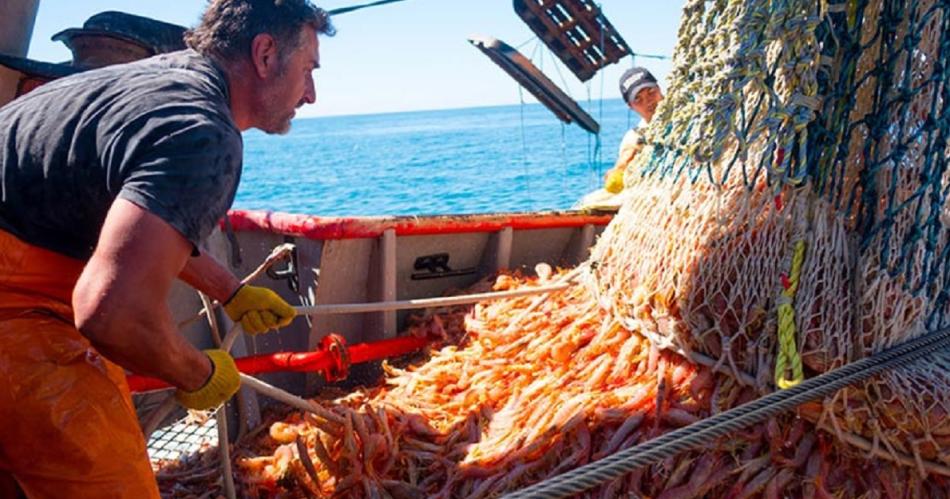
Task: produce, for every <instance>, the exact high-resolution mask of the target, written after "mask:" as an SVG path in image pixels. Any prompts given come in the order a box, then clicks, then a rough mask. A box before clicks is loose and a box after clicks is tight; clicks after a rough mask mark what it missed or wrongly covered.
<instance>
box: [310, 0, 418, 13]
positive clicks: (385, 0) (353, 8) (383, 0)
mask: <svg viewBox="0 0 950 499" xmlns="http://www.w3.org/2000/svg"><path fill="white" fill-rule="evenodd" d="M402 1H403V0H379V1H378V2H370V3H364V4H360V5H352V6H350V7H340V8H339V9H332V10H328V11H327V14H330V15H331V16H338V15H340V14H346V13H347V12H353V11H357V10H361V9H366V8H369V7H378V6H380V5H386V4H387V3H396V2H402Z"/></svg>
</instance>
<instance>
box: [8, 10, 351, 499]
mask: <svg viewBox="0 0 950 499" xmlns="http://www.w3.org/2000/svg"><path fill="white" fill-rule="evenodd" d="M333 32H334V30H333V27H332V25H331V24H330V21H329V18H328V15H327V13H326V12H325V11H324V10H322V9H319V8H317V7H315V6H313V5H312V4H311V3H310V2H309V1H308V0H279V1H275V0H213V1H211V2H210V4H209V6H208V7H207V10H206V11H205V12H204V14H203V16H202V18H201V21H200V24H199V26H198V27H197V28H195V29H193V30H191V31H190V32H188V34H187V35H186V42H187V45H188V46H189V47H190V49H188V50H184V51H180V52H174V53H171V54H165V55H160V56H156V57H152V58H149V59H145V60H142V61H138V62H134V63H130V64H123V65H115V66H109V67H106V68H102V69H96V70H91V71H88V72H83V73H79V74H76V75H73V76H69V77H66V78H62V79H59V80H56V81H54V82H51V83H48V84H46V85H44V86H42V87H40V88H38V89H36V90H34V91H33V92H31V93H29V94H27V95H25V96H23V97H20V98H19V99H16V100H14V101H13V102H11V103H9V104H8V105H6V106H5V107H3V108H0V422H2V424H0V474H4V473H5V474H6V475H7V476H6V479H7V481H9V477H10V475H12V477H13V478H15V480H16V481H17V482H18V483H19V485H20V487H21V488H22V490H23V492H24V493H25V494H26V495H27V497H31V498H34V497H44V498H45V497H129V498H157V497H158V496H159V495H158V488H157V485H156V482H155V478H154V475H153V472H152V469H151V466H150V463H149V459H148V456H147V454H146V448H145V440H144V438H143V435H142V431H141V429H140V427H139V425H138V420H137V418H136V413H135V408H134V407H133V405H132V401H131V398H130V395H129V391H128V387H127V385H126V383H125V375H126V373H125V370H124V369H128V370H130V371H133V372H136V373H140V374H144V375H149V376H155V377H158V378H161V379H163V380H165V381H167V382H169V383H171V384H173V385H175V386H176V387H177V391H176V397H177V399H178V401H179V402H180V403H181V404H182V405H184V406H185V407H188V408H191V409H209V408H213V407H216V406H218V405H220V404H221V403H223V402H225V401H226V400H227V399H228V398H230V397H231V395H233V394H234V393H235V392H236V391H237V389H238V387H239V383H240V381H239V377H238V372H237V368H236V367H235V363H234V360H233V359H232V358H231V357H230V356H229V355H228V353H227V352H225V351H222V350H206V351H204V352H202V351H199V350H197V349H196V348H194V347H193V346H192V345H191V344H189V343H188V342H187V341H186V340H185V338H184V337H183V336H181V335H180V334H179V333H178V331H177V330H176V328H175V325H174V322H173V320H172V316H171V313H170V310H169V307H168V305H167V303H166V297H167V295H168V293H169V290H170V288H171V286H172V284H173V281H174V280H175V278H180V279H181V280H183V281H185V282H186V283H188V284H189V285H191V286H192V287H194V288H196V289H198V290H199V291H202V292H204V293H206V294H208V295H209V296H210V297H212V298H213V299H215V300H217V301H219V302H221V303H222V304H224V310H225V312H226V313H227V315H228V316H230V317H231V318H232V319H233V320H235V321H238V322H240V323H241V324H242V326H243V328H244V330H245V331H246V332H247V333H250V334H257V333H263V332H266V331H268V330H272V329H275V328H279V327H282V326H285V325H287V324H288V323H289V322H290V321H291V320H292V318H293V317H294V309H293V308H292V307H291V306H290V305H289V304H288V303H286V302H285V301H284V300H283V299H281V298H280V297H279V296H278V295H277V294H276V293H274V292H273V291H270V290H268V289H266V288H261V287H254V286H242V285H241V284H240V283H239V281H238V279H237V278H235V276H233V275H232V274H231V273H230V272H229V271H228V270H226V269H225V268H223V267H222V266H221V265H220V264H218V263H217V262H215V260H214V259H213V258H211V257H210V256H209V255H208V254H207V253H206V252H205V251H204V250H203V249H202V245H203V240H204V239H205V238H206V236H208V235H209V233H210V232H211V231H212V229H213V228H214V227H215V225H216V224H217V222H218V221H219V220H220V219H221V217H222V216H224V215H225V213H226V210H227V209H228V208H229V207H230V205H231V202H232V201H233V199H234V195H235V192H236V190H237V185H238V179H239V177H240V175H241V168H242V139H241V133H240V132H241V131H244V130H247V129H250V128H258V129H260V130H262V131H264V132H266V133H285V132H287V131H288V129H289V128H290V122H291V119H292V118H293V117H294V113H295V109H296V108H298V107H299V106H301V105H303V104H312V103H313V102H314V101H315V99H316V95H315V90H314V82H313V76H312V72H313V70H314V69H316V68H317V67H319V50H318V34H325V35H332V34H333ZM123 368H124V369H123ZM2 481H3V479H2V478H0V482H2Z"/></svg>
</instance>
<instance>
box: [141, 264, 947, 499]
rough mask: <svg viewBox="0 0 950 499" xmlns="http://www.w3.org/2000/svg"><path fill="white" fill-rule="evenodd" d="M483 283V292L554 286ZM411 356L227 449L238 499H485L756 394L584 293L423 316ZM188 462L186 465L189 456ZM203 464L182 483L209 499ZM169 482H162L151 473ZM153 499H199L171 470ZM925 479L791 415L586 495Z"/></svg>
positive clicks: (415, 326)
mask: <svg viewBox="0 0 950 499" xmlns="http://www.w3.org/2000/svg"><path fill="white" fill-rule="evenodd" d="M539 275H540V277H522V276H520V275H518V274H514V275H501V276H499V277H497V279H496V280H495V281H494V284H493V286H492V287H493V289H495V290H497V291H501V290H509V289H520V288H524V287H532V286H538V285H545V284H550V283H551V282H552V281H553V280H555V279H556V278H557V277H558V276H559V275H560V274H559V273H557V272H548V271H545V270H544V269H543V268H542V269H541V272H539ZM410 323H411V326H410V328H409V331H408V334H424V335H427V336H432V335H437V336H440V337H441V338H442V343H441V344H440V346H439V347H437V348H433V349H432V351H431V352H430V355H429V356H428V358H427V359H426V360H424V361H422V362H419V363H417V364H414V365H410V366H407V367H405V368H397V367H393V366H390V365H384V367H385V370H386V376H385V380H384V383H383V384H382V385H381V386H377V387H372V388H367V389H361V390H357V391H354V392H352V393H349V394H346V395H345V396H341V397H336V398H333V399H327V398H318V399H316V402H317V403H318V404H319V405H320V407H321V409H320V410H318V411H317V412H318V413H317V414H313V413H301V412H289V413H287V414H285V415H281V417H280V418H279V419H278V420H277V421H274V422H273V423H270V424H269V425H267V426H265V430H266V431H261V432H260V433H258V434H257V435H252V436H251V437H250V438H246V439H244V440H243V441H241V442H238V443H237V445H235V448H234V449H233V450H232V454H233V457H234V461H235V463H236V468H235V480H236V483H237V484H238V488H239V494H241V495H243V496H244V497H314V496H316V497H331V496H332V497H371V498H375V497H380V498H385V497H392V498H396V499H399V498H410V497H413V498H414V497H435V498H453V497H466V498H476V497H497V496H498V495H500V494H502V493H505V492H511V491H515V490H518V489H520V488H523V487H525V486H527V485H530V484H533V483H537V482H539V481H542V480H544V479H545V478H549V477H552V476H556V475H558V474H561V473H563V472H565V471H568V470H570V469H573V468H576V467H578V466H581V465H584V464H587V463H589V462H592V461H595V460H597V459H600V458H603V457H605V456H608V455H610V454H612V453H615V452H617V451H618V450H621V449H624V448H628V447H631V446H634V445H636V444H639V443H643V442H645V441H647V440H650V439H652V438H655V437H657V436H658V435H661V434H663V433H664V432H667V431H670V430H672V429H675V428H679V427H682V426H685V425H688V424H690V423H693V422H695V421H698V420H700V419H702V418H706V417H708V416H710V415H712V414H715V413H717V412H720V411H723V410H726V409H729V408H731V407H735V406H737V405H739V404H742V403H744V402H747V401H749V400H752V399H754V398H756V397H757V394H756V393H755V392H753V391H752V390H751V389H750V388H747V387H744V386H742V385H740V384H738V383H737V382H736V381H734V380H733V379H732V378H730V377H729V376H726V375H723V374H718V373H715V372H713V371H712V370H710V369H709V368H706V367H702V366H698V365H694V364H692V363H690V362H689V361H687V360H686V359H684V358H682V357H681V356H678V355H676V354H674V353H669V352H665V351H660V350H658V349H657V348H656V347H655V346H654V345H652V344H651V343H650V342H649V341H648V340H647V339H645V338H644V337H643V336H642V335H640V334H638V333H637V331H631V330H627V329H625V328H623V327H621V326H620V325H619V324H617V323H616V322H612V321H610V319H609V318H608V315H607V314H606V313H604V312H603V311H602V310H601V308H600V307H599V306H598V304H597V303H596V300H595V299H594V298H593V297H592V296H591V294H590V293H589V291H588V290H587V288H586V287H585V286H584V285H580V284H577V285H572V286H571V287H569V288H568V289H566V290H564V291H560V292H555V293H552V294H550V295H549V296H546V297H543V298H539V297H522V298H515V299H509V300H503V301H496V302H490V303H480V304H477V305H475V306H467V307H452V308H447V309H440V310H432V311H429V312H427V313H426V314H425V315H423V316H419V317H416V318H415V319H414V320H412V321H410ZM196 462H202V461H201V460H197V461H196ZM214 462H215V457H214V453H211V452H209V453H207V455H206V456H205V459H204V461H203V464H202V465H201V466H203V467H195V468H194V474H193V476H197V477H199V478H198V479H197V480H194V481H193V482H192V483H195V484H197V485H196V487H202V486H203V487H206V488H205V489H204V490H203V492H208V491H215V490H217V488H218V487H219V485H218V483H219V482H217V481H215V479H214V477H213V476H205V475H200V472H201V471H202V470H205V471H207V470H211V469H213V463H214ZM166 476H167V477H169V478H168V479H165V478H164V477H166ZM158 478H159V484H160V486H161V487H162V491H163V495H165V496H168V497H184V496H187V495H188V494H190V493H195V494H196V495H200V493H199V492H197V491H196V490H194V487H192V488H189V487H188V486H183V485H182V482H183V481H187V479H188V477H187V476H184V475H183V470H181V469H180V468H176V467H174V466H172V467H167V468H165V469H163V470H160V471H159V472H158ZM948 485H950V484H947V483H946V482H944V481H943V480H942V479H941V478H940V477H929V478H928V477H921V476H920V475H919V474H918V473H917V471H916V470H914V469H912V468H906V467H901V466H899V465H895V464H892V463H891V462H889V461H884V460H879V459H876V458H871V457H869V456H867V455H866V454H861V453H859V452H858V451H855V450H853V449H850V448H847V447H845V446H843V445H842V444H840V443H838V442H837V441H836V439H835V438H834V437H833V435H831V434H830V433H826V432H824V431H822V430H819V429H817V428H816V426H815V425H814V424H813V423H811V422H809V421H807V420H805V419H802V418H800V417H798V416H797V415H795V414H790V415H786V416H783V417H780V418H777V419H773V420H770V421H768V422H767V423H765V424H761V425H757V426H754V427H750V428H746V429H745V430H744V431H743V432H741V433H739V434H735V435H730V436H729V437H726V438H723V439H720V440H718V441H711V442H709V445H708V446H707V448H705V449H701V450H699V451H695V452H687V453H683V454H680V455H677V456H674V457H671V458H669V459H666V460H665V461H662V462H660V463H657V464H654V465H652V466H650V467H647V468H644V469H641V470H639V471H635V472H632V473H629V474H627V475H625V476H623V477H621V478H618V479H616V480H614V481H612V482H608V483H604V484H602V485H600V486H599V487H596V488H594V489H590V490H588V491H587V492H586V493H585V494H584V496H587V497H605V498H607V497H610V498H612V497H618V496H646V497H662V498H674V497H700V496H706V497H735V498H744V497H782V496H793V497H948V493H947V492H946V490H947V489H948Z"/></svg>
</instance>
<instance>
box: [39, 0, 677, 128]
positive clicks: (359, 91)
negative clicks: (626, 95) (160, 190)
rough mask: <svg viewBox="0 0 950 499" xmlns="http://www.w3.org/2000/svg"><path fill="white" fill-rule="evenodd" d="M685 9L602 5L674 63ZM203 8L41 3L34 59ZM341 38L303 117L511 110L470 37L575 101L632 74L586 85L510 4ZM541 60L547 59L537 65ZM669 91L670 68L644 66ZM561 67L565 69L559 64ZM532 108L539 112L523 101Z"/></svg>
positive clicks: (376, 11) (364, 22)
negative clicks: (69, 42)
mask: <svg viewBox="0 0 950 499" xmlns="http://www.w3.org/2000/svg"><path fill="white" fill-rule="evenodd" d="M367 1H368V0H332V1H331V0H327V1H324V2H320V1H319V0H318V1H316V2H315V3H316V4H317V5H319V6H321V7H324V8H328V9H332V8H336V7H344V6H348V5H353V4H358V3H366V2H367ZM682 4H683V2H682V1H670V2H658V1H648V0H601V1H600V6H601V8H602V9H603V11H604V13H605V14H606V15H607V18H608V19H609V20H610V21H611V22H612V23H613V24H614V26H615V27H616V28H617V29H618V31H619V32H620V34H621V35H622V36H623V37H624V38H625V39H626V41H627V43H628V44H629V45H630V47H631V48H632V49H633V50H634V52H640V53H644V54H663V55H671V54H672V52H673V47H674V45H675V43H676V32H677V28H678V26H679V18H680V10H681V7H682ZM204 5H205V2H203V1H197V0H195V1H192V0H135V1H132V0H82V1H77V0H42V1H41V2H40V7H39V13H38V14H37V19H36V24H35V26H34V29H33V37H32V40H31V43H30V51H29V56H30V57H31V58H34V59H39V60H43V61H54V62H58V61H66V60H69V59H70V57H71V56H70V53H69V50H68V49H66V47H65V46H64V45H63V44H61V43H59V42H52V41H50V37H51V36H52V35H53V34H54V33H56V32H58V31H60V30H62V29H65V28H68V27H77V26H81V25H82V22H83V21H85V20H86V19H87V18H88V17H89V16H91V15H92V14H95V13H97V12H101V11H104V10H121V11H125V12H129V13H133V14H139V15H144V16H148V17H153V18H156V19H161V20H163V21H168V22H174V23H178V24H182V25H184V26H192V25H194V24H195V22H196V21H197V19H198V17H199V15H200V13H201V10H202V9H203V7H204ZM334 23H335V24H336V26H337V29H338V31H339V33H338V34H337V36H335V37H333V38H327V39H323V40H321V59H322V61H321V62H322V66H323V68H322V69H320V70H318V71H317V73H316V74H315V76H316V82H317V103H316V104H315V105H310V106H306V107H304V108H303V109H302V110H301V111H300V112H299V113H298V116H301V117H306V116H329V115H346V114H370V113H383V112H396V111H410V110H422V109H445V108H459V107H474V106H491V105H500V104H514V103H518V102H519V99H520V97H519V92H518V86H517V84H516V83H515V82H514V81H513V80H512V79H510V78H509V77H508V76H507V74H505V73H504V72H503V71H502V70H501V69H500V68H498V67H497V66H495V64H494V63H492V62H491V61H490V60H489V59H488V58H487V57H486V56H484V55H483V54H482V53H481V52H479V51H478V50H477V49H476V48H475V47H473V46H471V45H470V44H469V43H468V41H467V38H468V37H469V36H470V35H483V36H492V37H495V38H498V39H500V40H502V41H504V42H506V43H508V44H510V45H513V46H519V45H522V43H525V42H527V43H526V44H525V45H524V46H522V47H521V51H522V53H523V54H524V55H526V56H528V57H531V55H532V53H535V54H536V55H535V57H534V62H535V64H536V65H538V66H539V67H541V68H542V70H543V71H544V72H545V73H546V74H547V75H548V76H549V77H550V78H551V79H552V80H553V81H555V82H556V83H558V85H560V86H562V87H563V86H565V85H564V82H566V83H567V85H566V87H567V88H566V90H567V91H568V93H569V94H570V95H571V96H573V97H574V98H575V99H576V100H579V101H586V100H587V99H588V96H590V98H591V99H593V100H595V101H596V100H599V99H600V98H601V96H603V98H604V99H614V98H618V97H619V95H618V90H617V79H618V78H619V76H620V73H621V72H622V71H623V70H624V69H626V68H627V67H629V66H630V65H631V61H630V60H629V59H627V60H624V61H621V62H620V63H619V64H614V65H612V66H610V67H609V68H607V69H606V70H604V71H601V72H600V73H599V74H598V75H597V76H595V77H594V78H593V79H592V80H590V81H589V82H588V83H587V84H584V83H581V82H579V81H578V80H577V78H575V77H574V76H573V74H571V73H570V72H569V71H567V70H566V69H564V68H563V67H562V68H561V74H562V75H563V80H562V77H561V76H560V75H559V74H558V73H557V71H556V70H555V68H554V66H553V65H554V64H555V58H554V56H553V55H552V54H551V53H550V52H548V51H547V49H546V48H544V47H543V45H542V46H541V48H540V49H539V50H537V51H535V44H536V43H537V42H536V38H535V37H534V35H533V33H532V32H531V31H530V29H529V28H528V27H527V26H526V25H525V24H524V23H523V22H522V21H521V19H520V18H519V17H518V16H517V15H516V14H515V13H514V10H513V9H512V6H511V0H405V1H403V2H399V3H394V4H390V5H385V6H381V7H377V8H373V9H367V10H362V11H358V12H352V13H349V14H344V15H341V16H338V17H336V18H334ZM538 54H542V55H538ZM637 63H638V64H639V65H643V66H646V67H647V68H649V69H650V70H651V71H653V73H654V74H655V75H656V76H657V77H658V78H659V79H660V80H661V82H663V81H665V78H666V75H667V74H668V72H669V69H670V63H669V61H657V60H653V59H644V58H640V59H637ZM558 64H559V63H558ZM524 98H525V101H526V102H534V100H533V98H531V96H530V95H529V94H527V92H524Z"/></svg>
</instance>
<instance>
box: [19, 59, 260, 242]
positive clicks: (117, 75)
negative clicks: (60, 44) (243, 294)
mask: <svg viewBox="0 0 950 499" xmlns="http://www.w3.org/2000/svg"><path fill="white" fill-rule="evenodd" d="M242 147H243V145H242V142H241V134H240V131H239V130H238V129H237V126H236V125H235V124H234V120H233V118H232V116H231V112H230V109H229V107H228V87H227V82H226V80H225V77H224V74H223V73H222V72H221V71H220V70H219V69H218V68H216V67H215V66H214V64H213V63H212V62H211V61H210V60H209V59H207V58H205V57H203V56H201V55H200V54H198V53H197V52H194V51H191V50H185V51H181V52H175V53H171V54H166V55H162V56H157V57H152V58H150V59H146V60H143V61H138V62H134V63H132V64H123V65H118V66H110V67H107V68H102V69H97V70H94V71H88V72H84V73H80V74H77V75H74V76H71V77H68V78H63V79H61V80H57V81H54V82H52V83H49V84H46V85H44V86H42V87H40V88H38V89H36V90H34V91H33V92H31V93H29V94H27V95H25V96H23V97H20V98H19V99H16V100H14V101H13V102H11V103H9V104H7V105H6V106H4V107H2V108H0V228H2V229H4V230H6V231H8V232H11V233H13V234H14V235H16V236H17V237H19V238H20V239H22V240H24V241H26V242H28V243H30V244H34V245H37V246H40V247H43V248H47V249H50V250H53V251H56V252H59V253H62V254H65V255H68V256H72V257H74V258H79V259H83V260H85V259H88V258H89V256H91V255H92V250H93V249H94V247H95V245H96V241H97V240H98V238H99V231H100V229H101V228H102V223H103V221H104V220H105V216H106V213H107V211H108V210H109V207H110V206H111V204H112V202H113V201H114V200H115V199H116V198H122V199H126V200H128V201H131V202H133V203H135V204H136V205H138V206H140V207H142V208H144V209H146V210H148V211H149V212H151V213H153V214H155V215H157V216H159V217H160V218H162V219H163V220H164V221H166V222H168V223H169V224H170V225H171V226H172V227H174V228H175V229H177V230H178V231H179V232H180V233H181V234H182V235H183V236H184V237H185V238H187V239H188V240H189V241H190V242H191V243H192V244H193V245H195V247H196V248H197V246H198V245H199V243H200V242H201V240H202V239H204V238H205V237H207V235H208V234H209V233H210V232H211V230H212V229H213V228H214V226H215V224H216V223H217V222H218V220H219V219H220V218H221V217H222V216H223V215H224V214H225V212H226V211H227V209H228V208H229V207H230V206H231V202H232V201H233V200H234V194H235V191H236V190H237V185H238V181H239V179H240V175H241V158H242Z"/></svg>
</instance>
